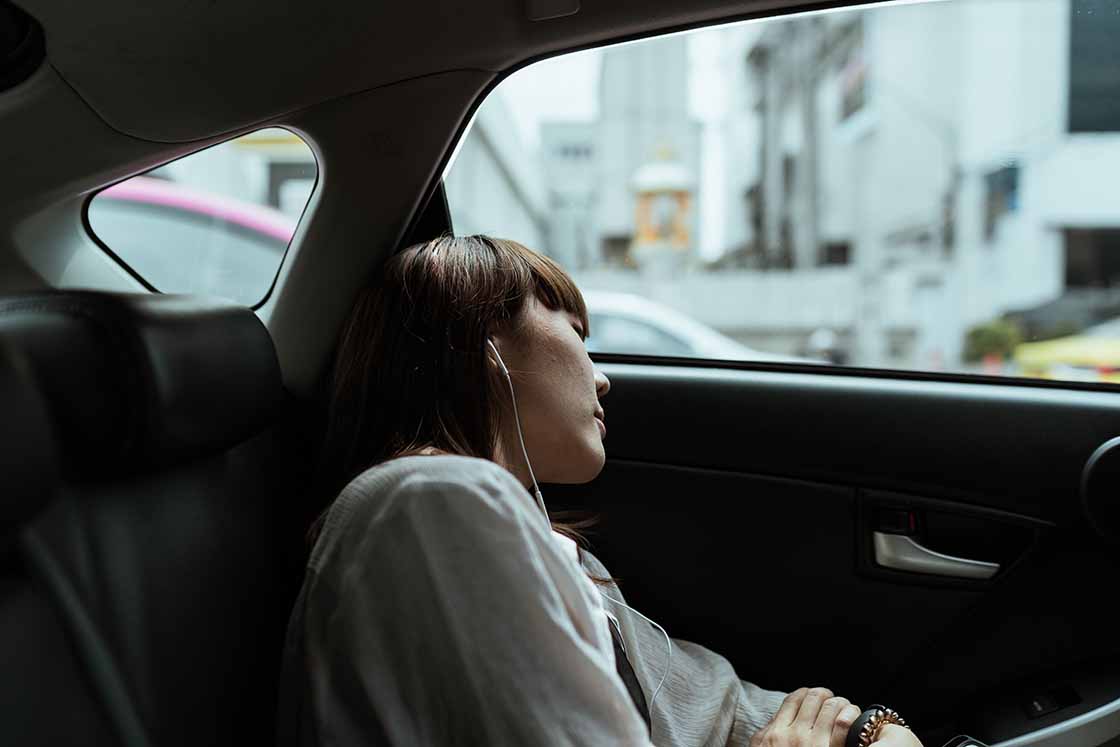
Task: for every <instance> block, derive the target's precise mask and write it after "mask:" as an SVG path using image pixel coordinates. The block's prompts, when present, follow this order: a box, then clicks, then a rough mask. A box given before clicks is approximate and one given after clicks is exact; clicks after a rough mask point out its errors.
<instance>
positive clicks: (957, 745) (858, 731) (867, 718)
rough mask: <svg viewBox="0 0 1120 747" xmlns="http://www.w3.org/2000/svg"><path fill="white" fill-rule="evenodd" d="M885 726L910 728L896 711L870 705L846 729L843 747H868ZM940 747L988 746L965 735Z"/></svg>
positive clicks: (959, 735)
mask: <svg viewBox="0 0 1120 747" xmlns="http://www.w3.org/2000/svg"><path fill="white" fill-rule="evenodd" d="M887 724H897V725H899V726H903V727H906V728H907V729H909V728H910V726H909V724H907V723H906V719H904V718H902V716H900V715H898V713H897V712H896V711H893V710H891V709H890V708H887V707H886V706H882V705H879V704H874V705H872V706H871V707H870V708H868V709H867V710H865V711H864V712H863V713H861V714H860V715H859V718H857V719H856V720H855V721H854V722H852V726H851V728H849V729H848V738H847V739H846V740H845V742H844V747H869V745H871V744H872V743H873V742H874V740H875V739H876V738H877V737H878V733H879V730H880V729H882V728H883V726H885V725H887ZM941 747H988V745H987V744H985V743H984V742H981V741H980V740H979V739H976V738H975V737H970V736H968V735H967V734H958V735H957V736H955V737H953V738H952V739H950V740H949V741H948V742H946V743H945V744H943V745H942V746H941Z"/></svg>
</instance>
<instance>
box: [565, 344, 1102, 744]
mask: <svg viewBox="0 0 1120 747" xmlns="http://www.w3.org/2000/svg"><path fill="white" fill-rule="evenodd" d="M596 359H597V361H598V363H599V366H600V367H601V368H602V369H603V370H604V372H605V373H606V374H607V375H608V376H609V377H610V379H611V381H612V388H611V392H610V394H609V395H608V397H607V398H605V399H604V406H605V408H606V412H607V422H608V425H609V433H608V437H607V441H606V446H607V454H608V460H607V465H606V467H605V468H604V470H603V473H602V474H601V475H600V477H599V478H598V479H597V480H596V481H594V482H593V483H591V484H589V485H587V486H579V487H575V486H566V487H561V486H553V487H551V488H550V489H549V490H548V491H547V493H546V495H548V496H549V505H550V506H552V507H563V508H573V509H585V510H589V511H591V512H593V513H595V514H597V515H598V517H599V520H598V523H597V525H596V526H595V527H594V528H593V530H592V533H591V538H592V546H593V549H594V551H595V552H596V554H597V555H599V557H601V558H602V559H603V561H604V562H605V563H606V564H607V567H608V568H609V569H610V570H611V572H612V573H613V574H614V575H615V576H616V577H617V578H618V579H619V582H620V584H621V587H622V589H623V590H624V592H625V593H626V594H627V596H628V598H629V600H630V601H631V603H632V604H635V606H637V607H638V608H639V609H642V610H643V611H644V612H646V613H647V614H650V615H651V616H652V617H654V619H657V620H658V621H659V622H661V623H662V624H663V625H665V626H666V628H667V629H668V631H669V633H670V635H672V636H674V637H678V638H683V639H688V640H694V641H696V642H698V643H701V644H703V645H706V646H708V647H709V648H711V649H713V650H715V651H718V652H720V653H722V654H724V655H725V656H727V657H728V658H729V659H730V660H731V662H732V663H733V664H734V665H735V666H736V669H737V671H738V672H739V673H740V675H741V676H743V677H744V678H746V679H750V680H752V681H755V682H757V683H759V684H761V685H763V686H764V687H771V688H777V689H792V688H795V687H798V686H801V685H816V684H823V685H827V686H828V687H831V688H832V689H833V690H835V691H836V692H838V693H840V694H843V695H845V696H846V697H849V698H851V699H852V700H853V701H855V702H858V703H861V704H866V703H870V702H881V701H889V704H891V705H892V707H896V708H898V709H899V710H902V711H903V712H904V713H908V714H911V715H912V716H913V717H914V718H916V719H918V722H919V723H924V724H926V725H927V726H929V727H933V726H935V725H937V726H939V727H940V726H943V725H945V724H947V723H948V722H950V721H953V722H954V725H955V726H958V727H959V726H960V725H962V724H963V725H968V724H980V725H982V726H983V725H985V724H986V725H987V728H989V730H993V729H995V731H993V732H992V733H996V732H997V731H998V729H996V728H995V727H993V726H992V723H993V722H992V721H991V719H992V718H994V717H993V716H992V714H993V713H996V712H997V711H998V709H997V708H996V705H995V703H996V702H997V700H998V699H999V698H1004V699H1006V698H1007V697H1010V696H1009V693H1013V692H1018V688H1021V687H1022V688H1027V687H1028V684H1025V683H1029V682H1031V681H1032V680H1034V681H1037V680H1039V679H1040V678H1042V679H1045V678H1046V677H1048V676H1050V675H1051V674H1052V673H1054V672H1059V671H1061V670H1063V668H1064V669H1069V668H1070V667H1077V666H1081V665H1085V666H1089V665H1092V664H1093V663H1097V664H1099V662H1101V661H1105V660H1107V659H1108V657H1110V656H1114V655H1120V643H1118V641H1117V640H1116V636H1115V635H1114V633H1113V628H1114V626H1113V625H1112V624H1111V622H1110V621H1109V620H1108V619H1107V616H1106V615H1103V614H1101V612H1102V602H1101V592H1102V589H1101V588H1099V587H1098V588H1097V589H1096V590H1095V593H1094V592H1093V589H1092V587H1093V586H1094V585H1095V584H1100V583H1103V582H1104V581H1105V580H1106V579H1109V580H1114V579H1115V578H1116V577H1117V574H1116V571H1117V570H1120V568H1118V560H1120V558H1118V555H1117V553H1116V551H1115V548H1114V547H1113V546H1111V545H1109V544H1107V543H1106V542H1105V541H1104V540H1103V539H1101V538H1100V537H1098V536H1097V535H1096V534H1095V533H1093V532H1092V530H1091V529H1090V527H1089V525H1088V523H1087V522H1086V521H1085V517H1084V512H1083V510H1082V504H1081V499H1080V494H1079V486H1080V478H1081V472H1082V469H1083V467H1084V464H1085V461H1086V459H1087V458H1088V457H1089V455H1090V454H1092V452H1093V451H1094V449H1095V448H1096V447H1097V446H1099V445H1100V444H1101V443H1103V442H1104V441H1106V440H1108V439H1109V438H1111V437H1113V436H1115V435H1116V430H1117V429H1120V396H1117V395H1116V394H1113V393H1111V392H1107V391H1100V390H1091V389H1089V388H1085V389H1082V390H1075V389H1061V388H1054V387H1046V386H1020V385H1018V384H1016V383H998V384H997V383H991V384H989V383H982V382H967V383H965V382H953V381H947V380H946V381H921V380H918V379H917V378H916V377H915V378H910V379H906V378H898V379H891V378H886V377H882V376H880V377H878V378H871V377H864V376H853V375H850V372H844V371H841V370H837V369H829V370H822V371H821V372H820V373H815V372H814V373H805V372H793V371H783V370H781V369H780V367H766V370H757V369H749V368H748V367H746V366H741V367H736V366H735V365H734V364H731V365H721V366H714V365H712V366H707V364H703V365H692V364H689V365H641V364H636V363H632V362H625V360H626V359H623V358H620V357H618V356H605V355H602V356H600V355H597V356H596ZM911 515H912V516H913V526H912V527H911V526H899V525H897V522H898V521H899V520H900V519H899V517H902V519H901V521H902V523H903V525H907V524H909V517H910V516H911ZM884 517H886V518H884ZM884 521H886V522H887V523H886V524H884V523H883V522H884ZM891 522H895V524H891ZM883 528H886V530H887V533H888V534H891V533H893V534H894V535H895V536H896V537H897V536H902V535H906V536H908V537H909V538H910V539H912V540H913V541H914V542H916V543H918V544H920V545H922V546H923V547H926V548H928V549H929V550H931V551H933V552H936V553H939V554H942V555H946V556H952V557H956V558H965V559H970V560H978V561H985V562H990V563H998V564H999V570H998V572H997V573H996V574H995V575H994V576H992V577H991V578H987V579H984V578H959V577H954V576H945V575H933V574H930V573H922V572H914V571H906V570H897V569H890V568H884V567H882V566H881V565H880V564H879V563H878V562H876V557H875V542H874V537H875V534H876V532H877V531H879V530H880V529H883ZM1024 692H1026V690H1024ZM1024 697H1025V696H1024ZM1114 697H1120V687H1118V688H1117V689H1116V691H1115V695H1114ZM1084 702H1087V701H1084ZM1084 702H1083V703H1082V704H1081V705H1082V706H1084ZM988 704H991V706H990V707H988ZM1079 707H1080V706H1079ZM1073 710H1076V708H1073ZM1064 712H1065V714H1067V715H1068V713H1070V712H1072V711H1071V710H1070V709H1066V710H1065V711H1064ZM1062 715H1063V714H1062V713H1059V714H1057V716H1058V717H1061V716H1062ZM1050 717H1051V718H1053V717H1054V716H1053V715H1051V716H1050ZM985 718H988V721H984V719H985ZM1024 723H1025V722H1024ZM1032 723H1033V722H1032ZM1030 725H1031V724H1027V726H1030ZM1001 728H1002V729H1003V731H1002V732H1000V733H1001V734H1003V736H1007V734H1010V733H1013V732H1014V730H1015V729H1016V728H1020V729H1022V728H1026V727H1025V726H1023V724H1017V725H1016V724H1009V723H1005V724H1004V726H1003V727H1001ZM977 736H980V737H981V738H984V734H977Z"/></svg>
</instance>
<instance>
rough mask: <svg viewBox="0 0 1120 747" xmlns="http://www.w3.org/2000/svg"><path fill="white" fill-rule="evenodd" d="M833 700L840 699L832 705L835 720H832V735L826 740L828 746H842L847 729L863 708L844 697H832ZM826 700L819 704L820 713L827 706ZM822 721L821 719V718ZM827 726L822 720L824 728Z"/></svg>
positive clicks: (846, 736)
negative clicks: (834, 711) (821, 704)
mask: <svg viewBox="0 0 1120 747" xmlns="http://www.w3.org/2000/svg"><path fill="white" fill-rule="evenodd" d="M833 700H836V701H840V702H839V703H837V704H836V705H835V706H834V707H835V708H836V709H837V710H836V716H835V719H836V720H835V721H833V722H832V735H831V737H830V738H829V740H828V744H829V747H844V743H845V742H847V740H848V731H849V730H851V728H852V724H854V723H855V721H856V719H857V718H859V715H860V714H861V713H863V710H862V709H861V708H860V707H859V706H857V705H854V704H852V703H849V702H848V700H847V699H846V698H834V699H833ZM830 702H831V700H830V701H828V702H826V703H825V704H824V705H823V706H821V715H822V716H823V715H824V711H825V709H826V708H828V707H829V703H830ZM822 721H823V719H822ZM827 727H828V722H824V728H827Z"/></svg>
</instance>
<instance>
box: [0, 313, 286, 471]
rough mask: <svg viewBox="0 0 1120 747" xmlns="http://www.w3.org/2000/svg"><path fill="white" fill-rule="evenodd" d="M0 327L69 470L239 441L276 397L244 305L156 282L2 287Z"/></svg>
mask: <svg viewBox="0 0 1120 747" xmlns="http://www.w3.org/2000/svg"><path fill="white" fill-rule="evenodd" d="M0 339H7V340H9V341H11V342H12V343H14V344H15V346H16V347H18V348H20V349H21V350H22V351H23V352H24V353H25V354H26V356H27V358H28V361H29V362H30V365H31V368H32V370H33V372H34V375H35V379H36V382H37V384H38V385H39V388H40V390H41V391H42V393H43V396H44V397H45V399H46V401H47V407H48V409H49V410H50V414H51V416H52V420H53V421H54V426H55V432H56V435H57V438H58V442H59V446H60V450H61V455H60V456H61V457H62V460H63V465H64V467H65V469H66V470H67V471H68V472H72V471H75V470H76V471H77V473H79V474H82V473H105V472H107V471H110V470H117V469H121V468H122V467H124V468H127V467H130V466H131V467H141V468H142V467H144V466H148V465H149V464H150V463H160V464H166V463H169V462H174V461H176V460H179V459H183V458H185V457H188V456H192V455H197V454H200V453H205V452H207V451H212V450H218V449H222V448H226V447H229V446H232V445H233V444H236V443H239V442H240V441H243V440H244V439H246V438H248V437H249V436H251V435H253V434H254V433H256V432H257V431H259V430H260V429H261V428H263V427H264V426H265V425H267V424H268V422H269V420H270V418H271V417H272V416H273V414H274V413H275V412H276V408H277V406H278V405H279V404H280V403H281V401H282V398H283V387H282V384H281V379H280V367H279V364H278V362H277V359H276V350H275V348H274V347H273V345H272V339H271V337H270V336H269V334H268V330H266V329H265V327H264V325H263V324H262V323H261V321H260V320H259V319H258V318H257V316H256V314H254V313H253V311H252V310H251V309H249V308H246V307H243V306H237V305H234V304H230V303H226V302H223V301H219V300H214V299H202V298H195V297H193V296H169V295H159V294H119V293H102V292H96V291H50V292H42V293H34V294H22V295H12V296H6V297H0Z"/></svg>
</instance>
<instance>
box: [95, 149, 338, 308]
mask: <svg viewBox="0 0 1120 747" xmlns="http://www.w3.org/2000/svg"><path fill="white" fill-rule="evenodd" d="M316 174H317V169H316V165H315V159H314V157H313V156H312V154H311V149H310V148H308V146H307V144H306V143H304V142H303V140H301V139H300V138H299V137H297V136H296V135H294V134H292V133H291V132H289V131H287V130H283V129H279V128H270V129H267V130H259V131H257V132H254V133H252V134H249V135H245V136H243V137H240V138H237V139H236V140H231V141H229V142H226V143H222V144H220V145H216V146H214V147H212V148H209V149H207V150H204V151H200V152H198V153H194V154H192V155H190V156H187V157H185V158H182V159H180V160H178V161H175V162H174V163H170V164H167V165H165V166H161V167H160V168H158V169H154V170H152V171H149V172H147V173H146V174H143V175H141V176H136V177H133V178H131V179H128V180H126V181H123V182H120V183H119V184H115V185H113V186H112V187H109V188H107V189H104V190H102V191H101V192H99V193H98V194H97V195H95V196H94V198H93V199H92V200H91V201H90V203H89V212H88V218H89V225H90V229H91V230H92V231H93V233H94V235H96V236H97V238H98V239H100V241H101V242H102V243H103V244H104V245H105V246H106V247H108V249H109V250H110V251H111V252H112V253H113V254H114V255H115V256H116V257H117V258H118V259H119V260H120V261H121V262H123V263H124V264H125V265H127V266H128V267H129V268H130V269H131V270H132V271H133V272H135V273H136V274H137V275H139V276H140V277H141V278H143V279H144V280H145V281H146V282H148V283H149V284H150V285H151V286H152V287H154V288H155V289H156V290H158V291H162V292H165V293H192V294H202V295H212V296H220V297H223V298H227V299H230V300H232V301H236V302H238V303H242V304H246V305H253V304H256V303H258V302H260V301H261V300H262V299H263V298H264V296H265V294H267V293H268V289H269V287H270V286H271V285H272V280H273V278H274V277H275V276H276V271H277V270H278V269H279V267H280V262H281V261H282V260H283V258H284V252H285V251H286V250H287V248H288V243H289V242H290V241H291V238H292V234H293V233H294V232H295V227H296V223H297V222H298V220H299V217H300V214H301V213H302V212H303V209H304V207H306V205H307V201H308V199H309V198H310V196H311V190H312V189H313V187H314V185H315V179H316Z"/></svg>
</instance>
